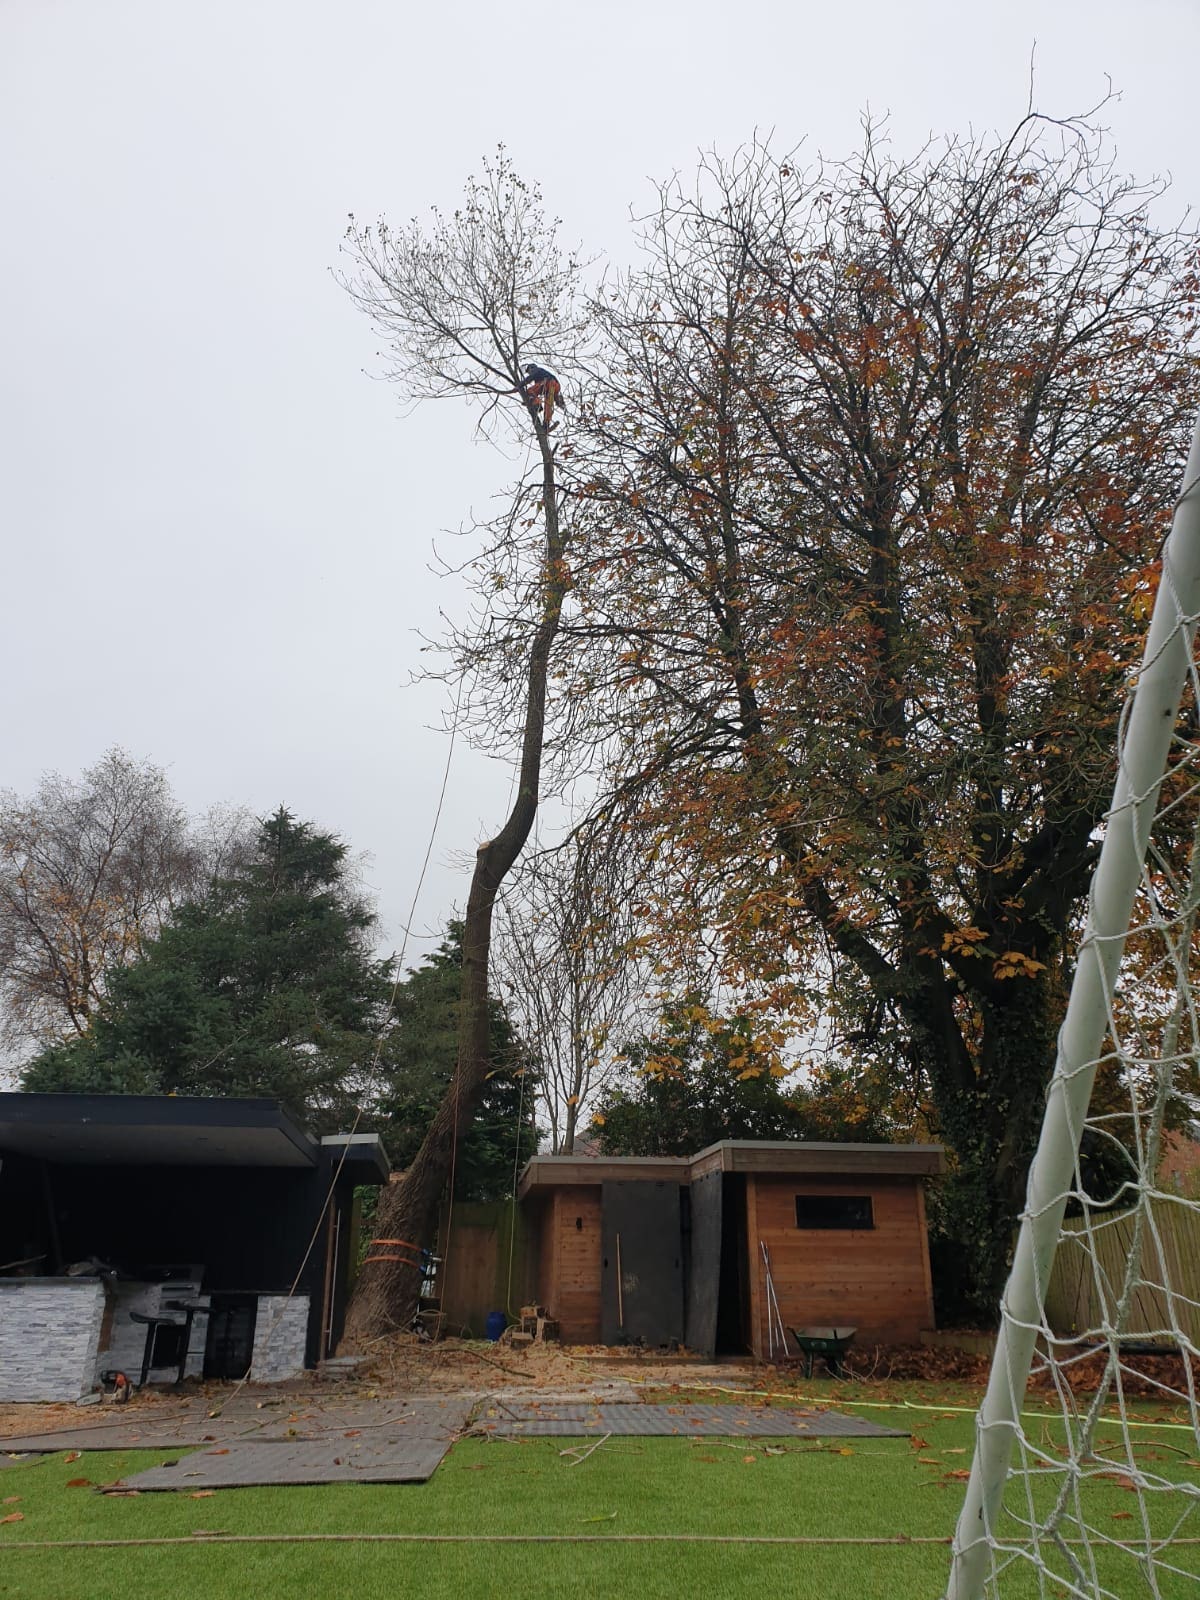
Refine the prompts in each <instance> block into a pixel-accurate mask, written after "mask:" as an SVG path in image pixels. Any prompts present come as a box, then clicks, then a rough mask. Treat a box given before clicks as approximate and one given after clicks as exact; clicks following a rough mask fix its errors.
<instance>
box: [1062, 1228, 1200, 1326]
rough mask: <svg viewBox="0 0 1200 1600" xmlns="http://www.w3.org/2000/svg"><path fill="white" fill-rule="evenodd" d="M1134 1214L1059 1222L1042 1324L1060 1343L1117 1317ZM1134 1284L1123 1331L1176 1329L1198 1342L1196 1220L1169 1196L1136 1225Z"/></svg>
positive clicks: (1199, 1233) (1199, 1240)
mask: <svg viewBox="0 0 1200 1600" xmlns="http://www.w3.org/2000/svg"><path fill="white" fill-rule="evenodd" d="M1135 1216H1136V1212H1134V1211H1124V1212H1114V1213H1107V1214H1106V1213H1097V1214H1094V1215H1093V1216H1092V1218H1091V1227H1090V1237H1089V1227H1088V1221H1087V1219H1086V1218H1083V1217H1072V1218H1069V1219H1068V1220H1067V1221H1066V1222H1064V1223H1063V1233H1064V1235H1065V1237H1064V1238H1063V1240H1062V1241H1061V1243H1060V1244H1059V1247H1058V1253H1057V1254H1056V1256H1055V1258H1054V1270H1053V1272H1052V1273H1051V1275H1050V1287H1049V1291H1048V1293H1047V1296H1046V1320H1047V1322H1048V1323H1049V1324H1050V1327H1051V1329H1052V1330H1053V1332H1054V1333H1056V1334H1059V1335H1060V1336H1062V1337H1064V1338H1070V1337H1072V1336H1073V1335H1077V1334H1080V1333H1083V1332H1084V1331H1085V1330H1087V1329H1094V1330H1099V1329H1100V1328H1101V1327H1102V1326H1103V1324H1104V1323H1105V1321H1106V1320H1110V1321H1111V1320H1112V1319H1113V1318H1115V1315H1116V1307H1117V1301H1118V1299H1119V1298H1120V1294H1121V1290H1122V1287H1123V1285H1124V1281H1125V1273H1126V1270H1127V1267H1128V1262H1129V1254H1130V1249H1131V1247H1132V1244H1133V1236H1134V1218H1135ZM1137 1277H1138V1284H1137V1287H1136V1289H1135V1290H1134V1294H1133V1298H1132V1302H1131V1305H1130V1312H1129V1318H1128V1321H1127V1323H1126V1325H1125V1327H1124V1328H1123V1329H1122V1330H1121V1331H1122V1333H1125V1334H1129V1335H1131V1336H1133V1337H1139V1336H1142V1337H1150V1336H1151V1335H1155V1334H1158V1335H1165V1334H1169V1333H1170V1332H1171V1330H1172V1329H1179V1330H1180V1331H1181V1332H1183V1333H1185V1334H1186V1335H1187V1337H1188V1338H1189V1339H1191V1340H1192V1341H1193V1342H1194V1343H1200V1304H1198V1303H1197V1302H1200V1214H1198V1213H1197V1212H1196V1211H1194V1210H1193V1209H1192V1208H1191V1207H1190V1206H1188V1205H1184V1204H1181V1203H1179V1202H1178V1201H1174V1200H1171V1199H1169V1198H1163V1199H1156V1200H1153V1201H1151V1202H1150V1211H1149V1214H1148V1215H1147V1217H1146V1219H1145V1222H1144V1224H1143V1232H1142V1259H1141V1266H1140V1269H1139V1271H1138V1274H1137Z"/></svg>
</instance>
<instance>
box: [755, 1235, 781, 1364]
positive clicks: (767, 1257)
mask: <svg viewBox="0 0 1200 1600" xmlns="http://www.w3.org/2000/svg"><path fill="white" fill-rule="evenodd" d="M758 1248H759V1249H760V1250H761V1251H762V1258H763V1266H764V1267H765V1269H766V1274H767V1356H768V1358H769V1359H770V1360H774V1358H775V1343H776V1340H778V1342H779V1354H780V1355H781V1356H786V1355H787V1334H786V1333H785V1332H784V1327H783V1318H782V1316H780V1314H779V1300H778V1297H777V1296H776V1294H775V1279H774V1277H773V1276H772V1274H771V1253H770V1251H769V1250H768V1249H767V1242H766V1240H765V1239H760V1240H759V1241H758Z"/></svg>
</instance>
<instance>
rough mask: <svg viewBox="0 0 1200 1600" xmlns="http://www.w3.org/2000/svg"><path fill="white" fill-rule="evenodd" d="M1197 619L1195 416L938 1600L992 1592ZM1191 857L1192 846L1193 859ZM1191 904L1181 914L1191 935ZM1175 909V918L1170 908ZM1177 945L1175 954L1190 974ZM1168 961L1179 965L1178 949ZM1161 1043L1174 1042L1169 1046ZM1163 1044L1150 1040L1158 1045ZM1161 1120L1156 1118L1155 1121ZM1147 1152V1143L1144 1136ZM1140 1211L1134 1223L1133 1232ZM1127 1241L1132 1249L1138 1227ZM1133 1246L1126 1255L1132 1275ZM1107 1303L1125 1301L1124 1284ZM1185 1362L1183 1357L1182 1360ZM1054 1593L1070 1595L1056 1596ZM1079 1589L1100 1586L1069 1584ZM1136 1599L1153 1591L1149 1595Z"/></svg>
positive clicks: (1199, 521) (1199, 444)
mask: <svg viewBox="0 0 1200 1600" xmlns="http://www.w3.org/2000/svg"><path fill="white" fill-rule="evenodd" d="M1198 614H1200V422H1198V423H1197V426H1196V430H1195V432H1194V433H1193V436H1192V444H1191V450H1190V453H1189V456H1188V462H1187V469H1186V473H1185V476H1184V484H1183V489H1182V492H1181V495H1180V498H1179V501H1178V503H1177V505H1176V509H1175V515H1174V518H1173V521H1172V527H1171V533H1170V536H1169V538H1168V541H1167V544H1166V547H1165V550H1164V553H1163V566H1162V577H1161V581H1160V584H1159V589H1158V595H1157V598H1156V601H1155V605H1154V611H1153V615H1152V618H1151V623H1150V630H1149V634H1148V637H1147V641H1146V647H1145V653H1144V657H1143V662H1142V666H1141V669H1140V671H1139V673H1138V675H1137V678H1136V680H1135V682H1134V685H1133V686H1132V688H1131V691H1130V695H1129V698H1128V700H1127V702H1126V705H1125V708H1124V711H1123V714H1122V718H1121V724H1120V730H1119V734H1118V772H1117V780H1116V787H1115V790H1114V794H1113V802H1112V809H1111V811H1110V812H1109V814H1108V817H1107V823H1106V828H1105V834H1104V840H1103V845H1102V848H1101V854H1100V859H1099V862H1098V864H1097V867H1096V871H1095V874H1094V876H1093V880H1092V886H1091V892H1090V896H1089V907H1088V916H1087V922H1086V925H1085V930H1084V935H1083V939H1082V942H1081V944H1080V948H1079V954H1078V959H1077V963H1076V970H1075V975H1074V982H1073V984H1072V988H1071V994H1070V999H1069V1001H1068V1005H1067V1012H1066V1017H1065V1020H1064V1022H1063V1026H1062V1029H1061V1032H1060V1034H1059V1041H1058V1054H1057V1060H1056V1063H1055V1068H1054V1074H1053V1078H1052V1080H1051V1083H1050V1088H1049V1091H1048V1094H1047V1100H1046V1110H1045V1115H1044V1119H1043V1123H1042V1132H1041V1137H1040V1140H1039V1143H1038V1147H1037V1152H1036V1154H1035V1156H1034V1159H1033V1164H1032V1166H1031V1168H1030V1172H1029V1181H1028V1190H1027V1197H1026V1204H1025V1210H1024V1212H1023V1213H1022V1217H1021V1225H1020V1232H1019V1235H1018V1240H1017V1245H1016V1251H1015V1255H1014V1258H1013V1263H1012V1268H1011V1271H1010V1274H1009V1279H1008V1284H1007V1287H1006V1288H1005V1291H1004V1295H1003V1297H1002V1300H1001V1308H1000V1309H1001V1321H1000V1330H999V1335H998V1339H997V1343H996V1350H995V1355H994V1357H993V1361H992V1368H991V1374H990V1378H989V1381H988V1386H987V1392H986V1395H985V1397H984V1400H983V1403H982V1405H981V1407H980V1410H979V1414H978V1418H977V1422H976V1443H975V1455H974V1459H973V1462H972V1466H971V1475H970V1480H969V1482H968V1485H967V1490H966V1497H965V1500H964V1503H963V1507H962V1511H961V1513H960V1516H959V1520H958V1527H957V1531H956V1533H955V1537H954V1546H953V1558H952V1566H951V1573H950V1579H949V1585H948V1588H947V1591H946V1600H984V1596H985V1594H987V1595H999V1594H1000V1592H1001V1591H1000V1589H999V1588H998V1587H996V1585H995V1583H994V1582H993V1581H992V1580H993V1578H994V1575H995V1573H996V1570H997V1557H998V1553H999V1552H1000V1550H1001V1548H1002V1547H1003V1545H1004V1538H1003V1535H1002V1533H1001V1511H1002V1506H1003V1502H1004V1498H1005V1492H1006V1488H1007V1485H1008V1482H1009V1474H1010V1468H1011V1463H1012V1456H1013V1452H1014V1448H1015V1447H1016V1445H1017V1443H1018V1439H1019V1438H1020V1433H1021V1411H1022V1407H1023V1405H1024V1403H1025V1397H1026V1391H1027V1387H1028V1382H1029V1376H1030V1370H1031V1365H1032V1362H1033V1357H1034V1350H1035V1346H1036V1343H1037V1339H1038V1336H1039V1334H1040V1333H1042V1332H1043V1331H1044V1329H1045V1301H1046V1294H1047V1290H1048V1287H1049V1284H1050V1276H1051V1271H1052V1268H1053V1265H1054V1258H1055V1253H1056V1250H1057V1248H1058V1243H1059V1239H1060V1237H1061V1234H1062V1226H1063V1219H1064V1214H1065V1211H1066V1207H1067V1203H1068V1200H1069V1198H1070V1196H1071V1193H1072V1190H1073V1187H1074V1185H1075V1180H1076V1173H1077V1167H1078V1161H1079V1151H1080V1140H1081V1138H1082V1135H1083V1131H1084V1126H1085V1122H1086V1120H1087V1117H1088V1107H1089V1102H1090V1099H1091V1095H1092V1087H1093V1083H1094V1081H1095V1077H1096V1071H1097V1067H1098V1065H1099V1063H1100V1059H1101V1052H1102V1050H1103V1048H1104V1043H1105V1038H1106V1036H1107V1035H1108V1034H1109V1033H1110V1032H1113V1033H1114V1035H1115V1029H1114V1024H1113V1016H1114V996H1115V994H1116V989H1117V980H1118V973H1119V970H1120V967H1121V961H1122V956H1123V953H1124V950H1125V944H1126V938H1127V934H1128V932H1129V928H1130V921H1131V918H1132V916H1133V912H1134V906H1135V902H1136V901H1137V898H1138V894H1139V888H1140V886H1141V883H1142V872H1143V866H1144V863H1145V860H1146V853H1147V848H1148V845H1149V843H1150V836H1151V828H1152V825H1153V822H1154V819H1155V816H1156V812H1157V809H1158V801H1159V794H1160V790H1161V787H1162V783H1163V779H1164V776H1165V774H1166V766H1167V759H1168V755H1169V752H1170V748H1171V743H1172V740H1173V738H1174V735H1175V730H1176V724H1177V720H1178V716H1179V710H1180V705H1181V701H1182V697H1183V691H1184V688H1185V686H1186V684H1187V682H1188V677H1189V674H1190V673H1192V671H1193V648H1194V638H1195V632H1196V620H1197V615H1198ZM1193 860H1195V852H1194V853H1193ZM1191 914H1192V905H1191V901H1190V900H1189V905H1188V908H1187V912H1186V918H1187V923H1188V938H1189V939H1190V917H1191ZM1181 915H1182V913H1181ZM1187 954H1188V951H1187V948H1186V945H1185V948H1184V951H1183V957H1182V965H1183V970H1184V971H1186V967H1187ZM1172 960H1173V961H1174V962H1175V964H1176V966H1177V967H1178V964H1179V960H1180V958H1179V954H1178V948H1177V943H1176V946H1175V947H1174V953H1173V955H1172ZM1165 1042H1170V1043H1171V1044H1172V1045H1173V1044H1174V1041H1173V1040H1172V1041H1165ZM1160 1049H1161V1046H1160ZM1160 1121H1161V1117H1160ZM1151 1143H1152V1145H1153V1147H1154V1149H1155V1151H1157V1138H1155V1139H1153V1140H1152V1141H1151ZM1150 1178H1151V1181H1152V1180H1153V1173H1151V1174H1150ZM1140 1221H1141V1219H1140V1217H1139V1221H1138V1227H1139V1230H1140ZM1135 1237H1136V1238H1137V1239H1138V1241H1139V1245H1140V1239H1141V1233H1140V1231H1138V1232H1137V1233H1136V1235H1135ZM1138 1247H1139V1246H1137V1245H1135V1246H1134V1247H1133V1249H1132V1250H1131V1256H1130V1261H1131V1267H1132V1268H1133V1270H1136V1262H1135V1261H1134V1260H1133V1257H1134V1255H1135V1254H1136V1251H1137V1249H1138ZM1124 1287H1125V1293H1124V1295H1123V1296H1122V1295H1121V1294H1120V1293H1119V1292H1118V1297H1117V1298H1118V1301H1119V1302H1120V1303H1128V1300H1129V1293H1128V1289H1129V1285H1128V1284H1126V1285H1125V1286H1124ZM1185 1361H1186V1356H1185ZM1056 1592H1060V1593H1067V1592H1072V1591H1071V1590H1068V1589H1058V1590H1057V1591H1056ZM1073 1592H1074V1593H1077V1594H1091V1593H1096V1594H1102V1593H1107V1592H1109V1591H1108V1590H1106V1589H1103V1588H1101V1587H1096V1588H1094V1589H1087V1588H1082V1587H1076V1588H1074V1590H1073ZM1147 1593H1152V1594H1156V1593H1158V1590H1157V1588H1152V1589H1148V1590H1147Z"/></svg>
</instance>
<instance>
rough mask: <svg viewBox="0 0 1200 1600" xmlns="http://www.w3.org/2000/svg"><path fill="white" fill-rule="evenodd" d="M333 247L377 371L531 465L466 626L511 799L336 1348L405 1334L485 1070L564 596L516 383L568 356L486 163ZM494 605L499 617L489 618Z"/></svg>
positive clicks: (544, 452)
mask: <svg viewBox="0 0 1200 1600" xmlns="http://www.w3.org/2000/svg"><path fill="white" fill-rule="evenodd" d="M347 240H348V244H347V249H348V253H349V254H350V256H351V258H352V259H353V261H354V262H355V267H356V270H355V271H354V273H353V274H352V275H350V276H349V277H347V278H346V279H344V280H343V281H344V282H345V286H346V287H347V289H348V290H349V291H350V293H351V295H352V296H353V297H354V299H355V301H356V302H357V303H358V304H359V305H360V306H361V307H362V308H363V309H364V310H365V311H366V312H367V313H368V314H369V315H370V317H371V318H372V320H373V321H374V322H375V324H376V325H377V326H378V327H379V328H380V329H381V330H382V331H383V332H384V333H385V334H386V335H387V337H388V339H389V342H390V347H391V352H392V356H393V360H394V366H393V368H392V371H391V372H390V373H389V376H391V377H393V378H396V379H398V380H400V381H401V382H403V383H404V384H405V386H406V388H407V389H408V390H409V392H410V393H412V394H414V395H417V396H431V397H433V396H444V395H461V396H464V397H467V398H473V399H477V400H480V401H482V402H483V406H484V413H483V425H484V426H491V425H498V426H502V425H503V420H504V417H505V416H506V414H507V415H511V416H513V417H516V418H518V419H519V420H520V424H521V428H522V431H523V433H524V435H525V437H526V438H530V439H532V441H533V443H534V444H535V445H536V450H537V465H538V469H539V470H537V471H536V472H535V475H534V477H533V479H532V481H531V482H529V483H523V484H521V485H520V486H518V488H517V490H516V493H515V495H514V497H513V501H512V503H511V506H510V508H509V510H508V512H507V513H506V515H505V516H504V517H503V518H502V519H501V520H500V521H499V522H498V523H497V524H495V525H494V526H493V527H492V528H491V530H490V532H491V535H492V537H491V539H490V541H489V546H488V549H487V551H486V561H485V566H486V580H487V583H488V589H489V594H490V596H491V600H490V603H489V606H488V607H487V608H486V612H487V614H486V615H485V616H484V618H483V619H482V621H481V624H480V626H481V627H482V628H483V630H484V631H485V632H490V633H491V636H492V637H493V639H494V636H495V631H496V629H497V628H499V629H502V630H503V632H504V635H505V637H506V639H507V640H508V641H509V644H510V657H509V659H510V665H511V668H512V671H511V681H512V683H513V684H514V687H515V692H518V693H520V694H521V695H522V696H523V708H522V712H521V717H520V719H519V721H520V726H521V739H520V751H519V771H518V778H517V785H516V793H515V799H514V801H513V805H512V808H511V810H510V812H509V815H508V818H507V820H506V821H505V823H504V826H503V827H502V828H501V829H500V831H499V833H498V834H497V835H496V836H495V838H493V839H490V840H487V841H486V842H485V843H483V844H481V845H480V846H479V847H478V850H477V853H476V857H475V867H474V872H473V875H472V879H471V888H470V894H469V897H468V900H467V910H466V917H465V919H464V923H463V936H462V953H463V962H462V1001H461V1010H460V1013H459V1035H458V1060H457V1065H456V1068H455V1072H454V1076H453V1078H452V1079H451V1082H450V1085H449V1087H448V1089H447V1092H446V1095H445V1097H444V1099H443V1100H442V1102H441V1104H440V1106H439V1107H438V1109H437V1111H436V1113H435V1115H434V1118H433V1121H432V1123H431V1124H430V1127H429V1130H428V1132H427V1133H426V1135H425V1138H424V1140H423V1142H422V1144H421V1147H420V1149H419V1150H418V1152H417V1154H416V1156H415V1158H414V1159H413V1161H412V1164H411V1165H410V1166H409V1168H408V1170H407V1171H406V1172H405V1174H404V1176H403V1177H402V1178H401V1179H400V1181H399V1182H397V1183H394V1184H392V1185H390V1186H388V1187H387V1188H386V1189H385V1190H384V1191H383V1193H382V1194H381V1195H380V1199H379V1207H378V1211H377V1213H376V1219H375V1232H376V1237H377V1238H379V1239H386V1240H400V1241H403V1242H404V1244H405V1246H407V1248H400V1247H397V1246H396V1245H394V1244H393V1245H388V1246H380V1247H379V1248H377V1249H375V1250H372V1251H370V1252H369V1253H368V1256H367V1258H366V1261H365V1263H364V1266H363V1269H362V1271H361V1273H360V1275H359V1279H358V1283H357V1285H356V1287H355V1290H354V1296H353V1299H352V1301H351V1305H350V1309H349V1313H348V1316H347V1321H346V1338H347V1341H348V1342H350V1343H354V1342H357V1341H361V1340H363V1339H365V1338H370V1337H373V1336H376V1335H378V1334H380V1333H385V1332H387V1331H389V1330H390V1329H393V1328H396V1327H404V1326H405V1325H406V1324H407V1322H408V1321H409V1319H410V1318H411V1316H412V1313H413V1311H414V1310H415V1309H416V1302H417V1295H418V1292H419V1288H420V1273H419V1269H418V1267H417V1265H416V1260H417V1258H416V1255H415V1251H414V1248H413V1247H414V1246H420V1245H422V1244H425V1243H427V1242H428V1241H429V1240H430V1239H431V1238H432V1237H433V1233H434V1228H435V1225H436V1220H437V1209H438V1204H439V1202H440V1199H441V1196H442V1192H443V1190H444V1188H445V1186H446V1183H447V1181H448V1179H449V1178H450V1177H451V1174H452V1168H453V1162H454V1152H455V1149H456V1147H457V1143H458V1140H459V1139H460V1138H461V1136H462V1134H463V1131H464V1130H465V1128H466V1127H467V1125H468V1124H469V1122H470V1119H471V1116H472V1113H473V1111H474V1109H475V1105H476V1103H477V1101H478V1098H479V1094H480V1091H481V1089H482V1088H483V1085H484V1083H485V1081H486V1078H487V1074H488V1070H489V1032H490V1023H491V1013H490V1010H489V1005H488V955H489V949H490V945H491V932H492V909H493V906H494V904H495V899H496V894H497V891H498V890H499V888H500V885H501V883H502V882H503V880H504V877H505V874H506V873H507V872H508V871H509V869H510V868H511V867H512V865H513V863H514V862H515V861H516V859H517V857H518V856H519V854H520V852H521V850H522V847H523V846H524V844H525V841H526V839H527V838H528V837H529V832H530V829H531V828H532V826H533V821H534V817H535V815H536V813H537V806H538V798H539V784H540V778H541V764H542V745H543V737H544V726H545V713H546V692H547V680H548V669H549V662H550V654H551V649H552V646H553V644H554V640H555V636H556V635H557V633H558V630H559V623H560V619H561V615H562V607H563V600H564V598H565V596H566V593H567V590H568V589H569V587H570V581H571V580H570V573H569V570H568V567H567V563H566V559H565V558H566V550H567V542H568V535H567V532H566V530H565V529H564V528H563V526H562V523H561V521H560V507H559V499H558V496H559V488H558V483H557V468H556V459H555V458H556V453H557V444H556V442H552V439H551V432H552V429H553V428H554V427H555V426H557V424H556V423H555V421H554V419H553V416H552V414H551V410H550V408H549V407H544V408H543V407H541V406H539V405H538V404H536V403H535V402H534V400H533V399H531V398H530V397H529V396H528V395H527V393H526V389H525V387H524V386H523V374H524V372H525V369H526V367H527V366H528V365H529V364H530V363H531V362H532V363H536V362H538V361H541V360H553V361H555V362H556V363H557V362H558V361H559V360H560V359H561V357H562V356H563V355H564V354H567V355H569V353H570V350H571V347H572V344H573V338H572V322H571V318H572V311H573V304H574V289H575V282H576V277H577V264H576V262H575V261H574V260H573V259H571V258H569V257H568V258H567V259H563V258H562V257H561V256H560V254H559V251H558V248H557V245H556V243H555V239H554V229H553V226H552V225H551V224H549V223H547V222H546V221H545V219H544V217H543V215H542V211H541V198H540V195H539V194H538V192H537V190H536V189H533V188H529V187H527V186H526V185H524V184H523V183H521V181H520V180H519V179H518V178H517V177H516V175H515V174H514V173H513V171H512V169H511V167H509V165H508V163H507V162H506V161H505V160H504V159H501V160H500V161H499V162H498V163H497V164H496V165H495V166H494V167H492V166H487V167H485V172H484V177H483V178H482V179H481V180H479V181H478V182H476V181H475V180H472V181H471V182H470V183H469V184H468V187H467V192H466V197H465V200H464V202H463V204H462V206H461V207H460V209H458V210H457V211H455V212H454V214H453V215H452V216H451V217H449V218H446V217H443V216H441V215H440V214H439V213H437V212H436V211H435V213H434V216H433V222H432V225H431V226H430V227H429V228H427V229H426V228H422V227H421V226H420V225H419V224H417V223H415V222H413V223H410V224H408V225H407V226H405V227H403V228H400V229H392V228H391V227H390V226H389V225H388V224H387V223H384V222H380V223H378V224H377V225H375V226H374V227H366V228H360V227H358V226H357V225H356V224H355V223H354V222H353V221H352V222H351V225H350V229H349V231H348V235H347ZM502 606H503V608H504V614H503V616H502V617H501V616H500V615H499V614H498V613H499V611H500V609H501V607H502ZM455 657H456V666H457V669H458V671H459V672H460V673H462V674H465V675H469V674H470V673H471V672H472V669H473V664H474V651H473V648H472V641H471V640H470V639H467V638H459V639H457V640H456V641H455Z"/></svg>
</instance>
